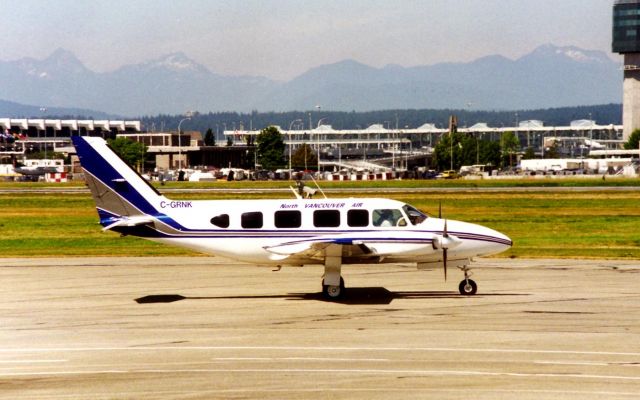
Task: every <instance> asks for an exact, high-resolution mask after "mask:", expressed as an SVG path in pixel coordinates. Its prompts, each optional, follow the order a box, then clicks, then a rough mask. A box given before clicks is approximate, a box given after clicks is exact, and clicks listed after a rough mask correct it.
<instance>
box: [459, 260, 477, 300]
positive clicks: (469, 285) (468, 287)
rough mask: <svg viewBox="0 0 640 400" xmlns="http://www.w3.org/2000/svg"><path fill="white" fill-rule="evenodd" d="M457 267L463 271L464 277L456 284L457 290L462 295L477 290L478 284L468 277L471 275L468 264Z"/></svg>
mask: <svg viewBox="0 0 640 400" xmlns="http://www.w3.org/2000/svg"><path fill="white" fill-rule="evenodd" d="M459 268H460V269H461V270H462V272H464V279H463V280H462V281H461V282H460V284H459V285H458V290H459V291H460V294H461V295H463V296H473V295H474V294H476V292H477V291H478V285H477V284H476V282H475V281H474V280H473V279H469V277H470V276H471V275H472V273H471V272H470V270H471V268H469V266H468V265H463V266H462V267H459Z"/></svg>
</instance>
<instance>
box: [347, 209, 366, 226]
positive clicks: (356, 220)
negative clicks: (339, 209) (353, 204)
mask: <svg viewBox="0 0 640 400" xmlns="http://www.w3.org/2000/svg"><path fill="white" fill-rule="evenodd" d="M347 225H349V226H352V227H359V226H368V225H369V211H367V210H349V211H347Z"/></svg>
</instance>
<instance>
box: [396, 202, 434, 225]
mask: <svg viewBox="0 0 640 400" xmlns="http://www.w3.org/2000/svg"><path fill="white" fill-rule="evenodd" d="M402 209H403V210H404V212H405V214H407V217H409V222H411V224H412V225H418V224H419V223H421V222H422V221H424V220H425V219H427V218H428V217H427V215H426V214H424V213H422V212H420V211H419V210H418V209H416V208H414V207H411V206H410V205H408V204H405V205H404V206H403V207H402Z"/></svg>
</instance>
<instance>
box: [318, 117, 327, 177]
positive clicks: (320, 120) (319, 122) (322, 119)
mask: <svg viewBox="0 0 640 400" xmlns="http://www.w3.org/2000/svg"><path fill="white" fill-rule="evenodd" d="M316 108H320V106H316ZM325 119H326V118H320V119H319V120H318V127H317V128H316V129H317V130H318V133H317V136H316V144H317V147H318V148H317V152H318V154H316V156H317V158H318V176H319V174H320V124H321V123H322V121H324V120H325Z"/></svg>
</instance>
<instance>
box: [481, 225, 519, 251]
mask: <svg viewBox="0 0 640 400" xmlns="http://www.w3.org/2000/svg"><path fill="white" fill-rule="evenodd" d="M486 229H487V230H488V232H487V236H488V237H489V238H488V240H489V241H490V242H492V243H493V245H492V247H493V248H494V249H495V250H494V251H493V252H492V254H497V253H501V252H503V251H505V250H509V249H510V248H511V247H512V246H513V240H511V238H510V237H509V236H507V235H505V234H504V233H502V232H498V231H495V230H493V229H488V228H486Z"/></svg>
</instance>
